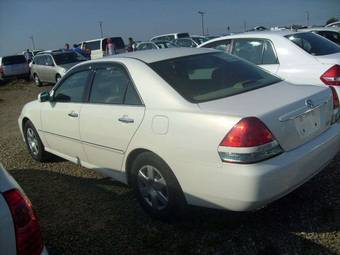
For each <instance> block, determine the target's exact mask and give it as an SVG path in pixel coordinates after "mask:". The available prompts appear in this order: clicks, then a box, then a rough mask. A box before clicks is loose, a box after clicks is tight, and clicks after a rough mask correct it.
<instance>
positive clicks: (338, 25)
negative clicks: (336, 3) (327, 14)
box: [325, 21, 340, 31]
mask: <svg viewBox="0 0 340 255" xmlns="http://www.w3.org/2000/svg"><path fill="white" fill-rule="evenodd" d="M325 27H333V28H336V29H337V30H338V31H340V21H336V22H332V23H330V24H328V25H326V26H325Z"/></svg>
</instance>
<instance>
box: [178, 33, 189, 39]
mask: <svg viewBox="0 0 340 255" xmlns="http://www.w3.org/2000/svg"><path fill="white" fill-rule="evenodd" d="M187 37H190V36H189V34H188V33H179V34H177V38H187Z"/></svg>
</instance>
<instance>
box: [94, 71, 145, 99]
mask: <svg viewBox="0 0 340 255" xmlns="http://www.w3.org/2000/svg"><path fill="white" fill-rule="evenodd" d="M124 102H125V103H126V104H140V100H139V97H138V95H137V93H136V92H135V91H134V88H132V83H131V81H130V78H129V76H128V75H127V73H126V71H125V70H124V68H123V67H121V66H107V67H105V68H100V69H97V70H96V73H95V77H94V80H93V83H92V88H91V94H90V103H98V104H123V103H124Z"/></svg>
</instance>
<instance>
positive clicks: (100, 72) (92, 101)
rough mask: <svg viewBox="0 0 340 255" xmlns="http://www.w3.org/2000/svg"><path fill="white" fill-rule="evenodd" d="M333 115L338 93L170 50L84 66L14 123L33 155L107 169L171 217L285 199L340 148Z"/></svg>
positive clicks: (243, 64)
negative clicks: (192, 209) (193, 208)
mask: <svg viewBox="0 0 340 255" xmlns="http://www.w3.org/2000/svg"><path fill="white" fill-rule="evenodd" d="M155 91H156V92H157V96H155ZM339 119H340V118H339V98H338V97H337V94H336V92H335V90H334V89H330V88H328V87H322V86H297V85H292V84H289V83H287V82H284V81H282V80H281V79H279V78H278V77H276V76H274V75H271V74H270V73H269V72H266V71H264V70H263V69H261V68H258V67H257V66H255V65H253V64H251V63H249V62H247V61H245V60H242V59H240V58H237V57H235V56H232V55H229V54H225V53H223V52H219V51H216V50H211V49H204V48H201V49H196V48H195V49H194V48H172V49H163V50H154V51H151V50H146V51H136V52H132V53H127V54H121V55H115V56H112V57H106V58H103V59H98V60H91V61H87V62H85V63H81V64H79V65H77V66H75V67H73V68H72V69H71V70H70V71H68V72H67V74H66V75H65V76H64V77H63V78H62V80H60V82H59V83H58V84H57V85H56V86H55V87H54V88H53V89H52V90H51V91H50V92H43V93H41V94H40V95H39V96H38V100H35V101H33V102H30V103H28V104H26V105H25V106H24V108H23V110H22V112H21V114H20V116H19V119H18V125H19V128H20V131H21V134H22V136H23V138H24V141H25V142H26V144H27V148H28V151H29V153H30V155H31V156H32V158H34V159H35V160H37V161H44V160H46V157H48V155H49V154H48V153H53V154H56V155H58V156H60V157H62V158H65V159H67V160H70V161H72V162H74V163H76V164H79V165H82V166H84V167H87V168H90V169H94V170H95V171H99V172H101V173H104V174H106V175H109V176H110V177H112V178H115V179H117V180H119V181H121V182H124V183H127V184H129V185H131V186H132V187H133V189H134V192H135V195H136V196H137V198H138V200H139V202H140V203H141V205H142V207H143V208H144V209H145V210H147V211H148V212H149V213H151V214H152V215H154V216H156V217H159V218H162V219H168V217H170V216H171V215H173V214H176V213H177V212H179V211H181V209H183V207H184V208H185V205H186V204H191V205H197V206H205V207H213V208H219V209H228V210H235V211H245V210H253V209H256V208H261V207H263V206H265V205H266V204H268V203H270V202H272V201H274V200H276V199H279V198H280V197H282V196H284V195H286V194H287V193H289V192H291V191H292V190H294V189H296V188H297V187H298V186H300V185H302V184H303V183H304V182H306V181H307V180H309V179H310V178H311V177H312V176H314V175H315V174H317V173H318V172H319V171H321V170H322V169H323V168H324V167H325V166H326V165H327V164H328V162H330V161H331V159H332V158H333V157H334V156H335V155H336V154H337V152H339V150H340V121H339ZM283 180H284V181H283Z"/></svg>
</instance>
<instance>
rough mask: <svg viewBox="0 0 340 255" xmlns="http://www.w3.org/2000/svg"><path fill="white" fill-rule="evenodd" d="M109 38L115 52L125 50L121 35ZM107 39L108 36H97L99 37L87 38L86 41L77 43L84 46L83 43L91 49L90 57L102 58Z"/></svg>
mask: <svg viewBox="0 0 340 255" xmlns="http://www.w3.org/2000/svg"><path fill="white" fill-rule="evenodd" d="M110 38H111V40H112V43H113V44H114V46H115V52H116V54H119V53H124V52H126V49H125V44H124V41H123V39H122V38H121V37H110ZM107 39H108V38H99V39H93V40H88V41H84V42H80V43H79V45H80V47H81V48H82V47H84V44H86V47H87V48H89V49H90V50H91V59H97V58H102V57H104V56H105V52H106V45H107Z"/></svg>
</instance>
